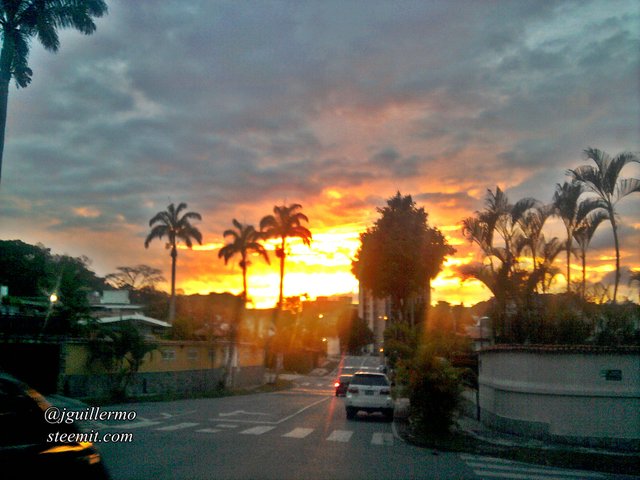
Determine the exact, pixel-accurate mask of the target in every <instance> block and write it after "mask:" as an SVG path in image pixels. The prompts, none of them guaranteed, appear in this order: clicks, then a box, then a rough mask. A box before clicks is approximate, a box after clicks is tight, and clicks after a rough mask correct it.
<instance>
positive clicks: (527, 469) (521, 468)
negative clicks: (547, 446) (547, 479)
mask: <svg viewBox="0 0 640 480" xmlns="http://www.w3.org/2000/svg"><path fill="white" fill-rule="evenodd" d="M467 465H469V466H471V467H474V468H480V469H483V470H486V469H491V470H508V471H510V472H517V473H542V474H547V475H559V476H562V477H574V478H581V479H582V478H603V477H602V475H599V474H597V473H593V474H592V473H585V472H578V471H571V470H559V469H554V468H535V466H526V465H490V464H487V463H478V462H467ZM585 475H587V477H585Z"/></svg>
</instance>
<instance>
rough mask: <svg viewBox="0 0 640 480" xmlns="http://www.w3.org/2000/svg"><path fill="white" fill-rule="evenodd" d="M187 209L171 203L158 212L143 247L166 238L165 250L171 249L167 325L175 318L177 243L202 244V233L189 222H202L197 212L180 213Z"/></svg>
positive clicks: (183, 204) (184, 206) (150, 222)
mask: <svg viewBox="0 0 640 480" xmlns="http://www.w3.org/2000/svg"><path fill="white" fill-rule="evenodd" d="M186 208H187V204H186V203H184V202H183V203H180V204H179V205H178V206H177V207H176V206H175V205H174V204H173V203H172V204H170V205H169V206H168V207H167V209H166V210H164V211H161V212H158V213H156V214H155V216H154V217H153V218H152V219H151V220H149V226H150V227H152V228H151V232H149V235H147V238H146V239H145V241H144V247H145V248H149V244H150V243H151V241H152V240H154V239H156V238H157V239H158V240H161V239H162V238H163V237H167V243H166V245H165V248H167V249H171V303H170V304H169V323H173V321H174V320H175V316H176V260H177V258H178V242H180V241H183V242H184V243H185V245H186V246H187V247H189V248H191V247H193V242H192V240H196V241H197V242H198V243H199V244H202V233H200V231H199V230H198V229H197V228H196V227H194V226H193V225H191V223H190V221H191V220H202V216H201V215H200V214H199V213H197V212H185V213H184V214H183V215H182V216H181V215H180V213H181V212H182V211H183V210H184V209H186Z"/></svg>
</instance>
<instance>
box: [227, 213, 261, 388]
mask: <svg viewBox="0 0 640 480" xmlns="http://www.w3.org/2000/svg"><path fill="white" fill-rule="evenodd" d="M232 223H233V226H234V227H235V229H229V230H225V231H224V233H223V234H222V236H223V237H224V238H230V239H231V241H230V242H229V243H227V244H226V245H225V246H224V247H222V248H221V249H220V251H219V252H218V258H224V263H225V265H226V264H227V263H228V262H229V260H230V259H231V257H233V256H234V255H240V262H239V263H240V268H241V269H242V305H241V306H240V307H239V308H238V309H237V310H236V312H235V315H234V318H233V319H232V322H231V328H230V332H229V334H230V335H229V340H230V344H231V349H232V350H231V351H230V352H229V355H228V356H227V368H226V369H225V378H224V384H225V385H226V383H227V379H228V378H229V375H230V372H231V366H232V365H233V358H234V356H235V351H236V350H237V341H238V330H239V327H240V319H241V315H242V311H243V309H244V308H245V307H246V304H247V298H248V295H247V268H248V267H249V265H250V263H251V262H250V261H249V260H248V256H249V255H250V254H251V253H253V252H255V253H258V254H259V255H261V256H262V257H263V258H264V259H265V260H266V262H267V263H269V254H268V253H267V251H266V250H265V248H264V246H263V245H262V244H261V243H260V240H261V239H262V236H261V235H260V233H258V232H257V231H256V229H255V228H254V227H253V225H243V224H241V223H240V222H238V220H236V219H235V218H234V219H233V222H232Z"/></svg>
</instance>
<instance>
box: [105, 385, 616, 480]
mask: <svg viewBox="0 0 640 480" xmlns="http://www.w3.org/2000/svg"><path fill="white" fill-rule="evenodd" d="M332 382H333V376H331V375H329V376H326V377H311V376H308V377H299V378H297V379H296V380H295V387H294V388H292V389H291V390H287V391H281V392H275V393H268V394H254V395H243V396H235V397H225V398H218V399H194V400H181V401H174V402H162V403H151V402H150V403H133V404H127V405H119V406H117V407H116V406H114V407H110V408H109V410H124V411H129V412H131V411H133V412H135V413H136V418H135V420H133V421H129V422H117V423H113V422H110V423H104V422H103V423H99V422H96V423H94V424H93V425H92V428H94V429H96V431H99V432H100V434H101V435H102V434H103V433H106V432H112V433H124V432H128V433H130V434H131V435H132V437H133V441H132V442H131V443H128V442H118V443H100V444H98V446H99V448H100V450H101V452H102V454H103V457H104V458H105V461H106V463H107V465H108V467H109V469H110V471H111V473H112V475H113V478H114V480H133V479H145V480H146V479H152V480H163V479H172V480H178V479H189V480H195V479H249V480H259V479H275V480H284V479H296V480H299V479H304V480H315V479H350V480H353V479H367V480H373V479H409V478H410V479H456V480H459V479H479V478H501V479H509V478H511V479H522V478H526V479H529V478H531V479H551V478H562V479H564V480H577V479H581V480H592V479H607V478H614V477H613V476H610V475H603V474H597V473H588V472H587V473H585V472H572V471H568V470H560V469H555V468H547V467H541V466H534V465H526V464H516V463H514V462H507V461H504V460H500V459H490V458H483V457H477V456H472V455H463V454H458V453H448V452H433V451H431V450H428V449H421V448H418V447H414V446H412V445H409V444H407V443H405V442H404V441H402V440H401V439H400V438H399V437H398V435H397V433H396V431H395V426H394V424H393V423H387V422H385V421H384V420H383V419H382V418H381V417H376V416H371V417H367V416H361V417H359V418H358V419H356V420H355V421H347V420H346V416H345V411H344V405H343V401H344V399H343V398H337V397H335V395H334V392H333V385H332Z"/></svg>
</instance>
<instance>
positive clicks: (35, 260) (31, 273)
mask: <svg viewBox="0 0 640 480" xmlns="http://www.w3.org/2000/svg"><path fill="white" fill-rule="evenodd" d="M51 261H52V255H51V250H50V249H49V248H46V247H45V246H44V245H30V244H28V243H25V242H23V241H21V240H0V285H6V286H8V287H9V295H14V296H18V297H37V296H43V295H46V294H47V291H46V290H47V288H48V287H49V284H50V283H51V282H50V281H48V275H49V274H50V267H49V264H50V263H51ZM49 293H50V292H49Z"/></svg>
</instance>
